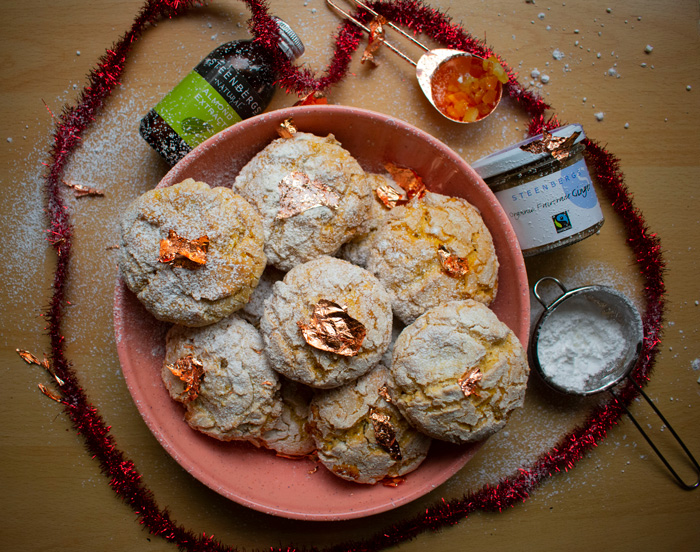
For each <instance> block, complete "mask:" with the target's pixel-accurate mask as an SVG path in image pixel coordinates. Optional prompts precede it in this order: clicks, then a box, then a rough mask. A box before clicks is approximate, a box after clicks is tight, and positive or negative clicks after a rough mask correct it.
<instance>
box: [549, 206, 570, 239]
mask: <svg viewBox="0 0 700 552" xmlns="http://www.w3.org/2000/svg"><path fill="white" fill-rule="evenodd" d="M552 222H553V223H554V228H556V230H557V234H559V233H560V232H565V231H566V230H570V229H571V219H570V218H569V213H568V211H564V212H563V213H559V214H558V215H554V216H553V217H552Z"/></svg>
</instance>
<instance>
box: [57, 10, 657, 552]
mask: <svg viewBox="0 0 700 552" xmlns="http://www.w3.org/2000/svg"><path fill="white" fill-rule="evenodd" d="M195 3H196V2H178V1H170V2H168V1H161V2H158V1H155V0H154V1H150V2H148V3H147V5H146V7H145V8H144V10H143V11H142V12H141V14H140V15H139V17H138V18H137V20H136V21H135V23H134V26H133V27H132V31H134V32H132V31H130V33H129V34H127V36H126V37H125V39H124V40H123V41H122V42H121V43H120V44H119V47H118V48H115V50H111V51H108V55H107V58H106V60H105V61H104V62H103V63H102V64H101V65H100V67H99V68H98V71H96V72H95V73H94V74H93V75H92V77H91V81H92V83H93V85H94V88H93V87H90V88H87V89H86V91H85V92H84V94H83V96H81V99H80V103H79V105H78V107H77V108H76V110H78V111H79V110H83V112H81V113H80V116H79V117H77V118H75V119H74V118H73V117H72V114H71V116H65V117H64V118H62V120H61V123H60V124H58V125H57V132H56V141H55V147H54V152H53V154H55V155H53V154H52V159H53V163H52V164H51V165H50V167H51V170H50V172H49V175H48V176H47V190H48V193H47V195H48V204H49V215H50V218H51V229H50V231H49V233H50V241H51V242H52V243H53V244H54V247H55V248H56V250H57V253H58V257H59V262H58V266H57V270H56V274H55V289H54V292H55V293H54V302H53V303H52V308H51V312H50V315H49V317H47V319H48V320H49V328H50V333H51V335H52V343H54V344H55V345H56V346H55V348H54V356H55V357H56V358H55V361H58V362H60V363H61V365H62V366H63V367H64V368H63V369H64V371H65V372H66V373H67V374H68V375H70V376H71V382H70V386H69V387H70V388H69V389H67V390H64V394H65V395H66V396H67V398H68V400H69V401H71V402H70V404H71V405H72V408H68V409H67V410H69V415H71V417H72V419H73V421H74V425H75V427H76V429H77V430H78V431H79V432H80V433H81V434H82V435H83V436H84V438H85V439H86V445H87V448H88V450H90V451H91V452H93V456H95V457H97V458H98V459H99V460H100V463H101V466H102V469H103V471H105V473H106V474H107V475H109V476H110V477H111V479H110V484H111V485H112V487H113V488H114V489H115V491H116V492H117V494H118V495H119V496H121V497H122V498H123V499H124V500H126V501H127V502H128V503H129V504H130V505H131V506H132V508H133V509H134V511H135V512H137V513H138V514H139V516H140V518H141V519H140V522H141V523H142V524H144V525H145V526H147V527H148V529H149V531H151V532H152V533H153V534H157V535H160V536H162V537H163V538H165V539H166V540H169V541H172V542H174V543H176V544H177V545H178V546H179V547H180V548H183V549H187V550H233V549H231V548H227V547H224V546H223V545H221V544H219V543H218V542H216V541H215V540H214V539H213V538H212V537H207V536H206V535H205V534H202V536H201V537H197V536H195V535H193V533H191V532H189V531H187V530H185V529H183V528H182V527H179V526H176V525H175V524H174V523H173V522H172V521H171V520H170V519H169V516H168V514H167V512H165V511H160V510H159V509H158V507H157V505H156V504H155V501H154V500H153V497H152V495H151V492H150V491H149V490H148V489H147V488H145V487H144V486H143V485H142V483H141V481H140V479H141V476H140V474H139V473H138V472H137V470H136V469H135V467H134V465H133V464H132V463H131V462H129V461H128V460H125V459H124V457H123V454H122V453H121V452H120V451H119V450H118V449H117V448H116V446H115V445H114V443H113V440H112V438H111V436H110V435H109V428H107V427H106V426H105V425H104V423H103V422H102V420H101V418H100V416H99V414H98V413H97V411H96V410H95V409H94V407H92V406H91V405H88V404H87V402H86V399H85V396H84V393H83V391H82V389H81V388H80V387H79V386H78V385H77V380H76V379H75V378H74V376H73V374H72V371H71V370H70V369H69V367H68V365H67V362H66V361H65V358H63V350H62V343H63V338H62V336H61V335H60V332H59V331H58V330H59V329H60V320H61V315H62V311H61V305H62V304H63V293H64V284H65V278H66V277H67V269H68V258H69V254H70V237H71V229H70V224H69V220H68V215H67V212H66V210H65V207H64V206H63V205H62V203H61V201H60V194H58V182H59V176H60V174H61V173H62V170H63V167H64V165H65V162H66V161H67V159H68V158H69V157H70V155H71V153H72V150H73V149H74V148H75V147H76V146H77V144H78V143H79V138H80V136H79V134H80V133H82V131H83V130H84V129H85V127H86V126H87V124H88V123H89V122H91V120H92V115H93V113H94V111H96V110H97V109H99V107H101V103H102V100H103V99H104V97H106V96H107V95H108V94H109V93H111V90H112V89H113V87H114V86H115V85H116V84H117V83H118V77H119V75H120V74H121V70H123V67H124V62H125V56H126V53H127V52H128V49H129V48H128V45H129V44H131V43H133V42H134V41H135V40H136V39H137V38H138V37H139V35H140V33H141V31H142V30H143V28H144V25H145V24H147V23H148V22H153V21H155V20H156V19H157V18H159V17H170V16H172V15H174V14H175V13H181V12H182V11H184V10H185V9H186V8H188V7H189V6H190V5H193V4H195ZM246 3H247V4H248V5H249V7H250V8H251V12H253V32H254V34H256V33H257V35H258V36H257V39H258V40H261V41H264V42H265V43H266V44H268V45H273V44H276V41H277V29H276V26H275V25H273V24H271V22H270V21H269V20H267V18H269V16H268V14H267V9H266V4H265V2H262V1H260V2H254V1H252V0H250V1H247V2H246ZM373 6H374V7H375V9H377V11H380V13H382V14H383V15H385V16H387V17H388V18H389V19H393V20H394V21H395V22H397V23H398V24H403V25H405V26H408V27H409V28H412V29H414V31H415V32H424V33H425V34H428V35H429V36H431V37H432V38H433V39H434V40H436V41H438V42H442V43H443V44H444V45H446V46H449V47H453V48H459V49H463V50H467V51H473V52H474V53H477V54H478V55H485V54H487V53H490V50H488V49H486V48H485V46H484V45H483V44H481V43H479V42H478V41H474V39H472V38H471V37H469V36H468V35H467V34H466V33H464V31H462V29H461V28H459V27H458V26H456V25H453V24H452V23H451V21H450V20H449V18H447V16H444V15H443V14H441V13H440V12H438V11H437V10H434V9H431V8H427V7H426V6H424V5H422V3H420V2H416V1H397V2H394V3H392V4H383V3H376V2H375V3H374V4H373ZM390 12H391V13H390ZM360 34H361V33H358V32H357V30H356V29H354V27H351V26H350V25H349V24H345V25H344V26H343V27H342V28H341V30H340V32H339V34H338V36H337V41H336V49H335V54H334V57H333V60H332V62H331V64H330V65H329V67H328V69H327V71H326V75H325V76H324V77H321V78H315V76H314V75H313V74H312V73H311V72H310V71H308V70H306V69H301V70H299V69H296V68H294V67H293V66H292V65H291V64H290V63H289V61H288V60H286V65H285V64H284V63H283V64H281V66H283V77H282V80H281V81H280V82H281V84H282V86H283V87H285V88H286V89H287V90H292V91H296V92H297V93H298V94H300V95H301V94H303V93H304V92H306V91H308V90H321V89H324V88H326V87H328V86H330V85H332V84H334V83H336V82H338V81H339V80H340V79H341V78H342V77H343V76H344V74H345V72H346V71H347V66H348V64H349V61H350V58H351V54H352V52H354V50H355V49H356V48H357V45H358V44H359V38H360ZM272 51H277V48H274V49H273V50H272ZM110 56H111V57H110ZM508 71H509V77H510V82H509V85H508V86H507V89H508V93H509V95H510V96H511V97H512V98H513V99H515V100H516V101H517V102H518V104H519V105H520V107H521V108H522V109H524V110H525V111H526V112H527V113H528V114H530V116H531V118H532V119H531V123H530V133H531V134H535V133H538V132H541V130H542V129H543V128H553V127H554V126H558V125H557V124H556V123H557V121H556V118H554V117H553V118H550V119H549V120H546V119H545V111H546V109H548V108H549V106H548V105H547V104H546V103H545V102H544V101H542V99H541V98H539V97H538V96H537V95H535V94H532V93H531V92H528V91H525V90H523V89H522V88H521V87H520V85H519V84H518V83H517V80H515V78H514V75H513V74H512V72H510V70H508ZM589 146H590V147H589V148H588V149H589V150H590V152H589V154H590V155H592V156H593V157H594V158H595V159H594V161H593V162H594V164H595V167H594V173H596V174H597V175H598V173H599V176H600V178H599V180H601V182H602V185H603V187H604V188H605V189H606V192H607V193H609V194H611V198H612V203H613V207H614V208H615V210H616V211H617V212H618V214H619V215H620V216H621V218H622V219H623V221H625V223H626V224H629V228H630V231H629V234H630V238H629V240H628V242H629V244H630V247H632V249H633V250H634V251H635V253H636V254H637V260H638V263H639V264H640V267H641V268H640V270H641V271H642V274H643V276H644V277H645V280H646V282H647V284H648V285H647V303H648V305H647V309H646V313H645V317H644V318H645V328H646V330H647V335H648V339H647V341H646V345H645V351H644V353H643V356H642V360H641V361H640V368H639V369H638V371H639V372H640V373H643V374H645V377H648V376H647V375H648V371H649V370H650V368H651V366H652V364H653V361H654V357H655V354H656V345H657V344H658V333H659V331H660V325H661V321H662V314H663V302H662V297H663V280H662V268H663V262H662V261H661V258H660V246H659V244H658V240H656V237H655V236H649V235H648V234H647V232H646V228H644V223H643V219H642V217H641V215H640V214H639V213H638V212H637V211H636V210H635V209H634V207H633V205H632V203H631V198H630V197H629V194H628V193H627V190H626V188H625V187H624V185H623V184H622V174H621V173H620V172H619V168H618V167H617V161H616V159H615V158H614V157H612V156H610V154H608V153H607V152H606V151H605V150H603V149H602V148H599V147H597V146H595V145H589ZM54 303H55V304H56V305H57V307H56V309H55V310H54V307H53V305H54ZM54 338H55V341H53V340H54ZM623 393H624V397H623V400H625V401H627V400H631V399H632V398H633V397H634V396H635V393H634V391H633V390H631V391H630V390H628V389H625V390H624V392H623ZM73 413H74V414H73ZM620 415H621V407H620V406H619V405H618V404H617V403H616V402H615V401H612V402H611V403H609V404H607V405H603V406H601V407H600V408H599V409H597V410H596V411H594V412H593V413H592V414H591V416H590V417H589V419H588V420H587V421H586V422H585V423H584V424H583V425H582V427H581V428H579V429H577V430H575V431H574V432H572V433H571V434H570V435H568V436H566V437H565V438H564V439H563V440H562V443H561V445H560V446H559V447H556V448H555V449H553V450H552V451H550V452H549V453H548V454H546V455H544V456H543V458H542V459H540V461H538V462H537V463H536V464H535V465H534V466H533V467H532V468H531V469H530V470H520V472H519V474H518V475H516V476H514V477H511V478H507V479H505V480H504V481H502V482H501V483H500V484H499V485H498V486H496V487H485V488H484V489H482V490H481V491H478V492H476V493H472V494H471V495H469V496H467V497H464V498H463V499H462V500H455V501H450V502H445V501H443V502H441V503H439V504H438V505H437V506H434V507H433V508H429V509H428V510H427V511H426V513H425V515H424V516H418V517H416V518H415V519H413V520H407V521H405V522H403V523H400V524H398V525H395V526H393V527H391V528H389V529H388V530H387V531H385V532H383V533H382V534H381V535H376V536H375V537H373V538H372V539H369V540H368V541H366V542H360V543H350V544H349V545H341V546H337V547H332V548H330V549H329V550H357V551H360V550H362V551H367V550H378V549H380V548H384V547H386V546H390V545H392V544H398V543H400V542H403V541H405V540H408V539H411V538H413V537H415V536H416V535H418V534H420V533H421V532H423V531H425V530H428V529H432V530H436V529H439V528H441V527H444V526H446V525H450V524H453V523H456V522H458V521H459V520H460V519H463V518H464V517H466V516H467V515H469V513H471V512H473V511H475V510H477V509H486V510H496V511H500V510H501V509H503V508H504V507H508V506H513V505H514V504H515V503H516V502H517V501H520V500H525V499H526V498H527V497H528V496H529V492H530V491H531V490H532V488H534V487H535V486H536V485H537V484H538V483H539V482H540V481H541V480H542V479H544V478H546V477H548V476H550V475H551V474H553V473H556V472H558V471H562V470H567V469H571V468H572V467H573V466H574V465H575V464H576V463H577V462H578V460H580V458H582V457H583V455H585V454H586V453H587V451H589V450H590V449H591V448H592V447H593V446H596V444H597V442H598V441H600V440H601V439H602V438H604V437H605V434H606V432H607V431H608V429H609V428H610V427H612V425H614V424H615V423H616V422H617V420H618V419H619V417H620ZM287 550H297V549H294V548H291V547H288V548H287ZM307 550H317V549H315V548H310V549H307Z"/></svg>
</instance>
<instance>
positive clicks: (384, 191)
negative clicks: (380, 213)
mask: <svg viewBox="0 0 700 552" xmlns="http://www.w3.org/2000/svg"><path fill="white" fill-rule="evenodd" d="M374 193H375V194H377V198H379V201H381V202H382V204H383V205H384V207H386V208H387V209H393V208H394V207H396V206H397V205H403V204H405V203H408V199H406V198H405V197H404V196H402V195H401V194H400V193H399V192H398V191H396V190H395V189H394V188H392V187H391V186H388V185H382V186H379V187H378V188H377V189H376V190H375V191H374Z"/></svg>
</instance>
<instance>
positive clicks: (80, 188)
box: [63, 180, 105, 197]
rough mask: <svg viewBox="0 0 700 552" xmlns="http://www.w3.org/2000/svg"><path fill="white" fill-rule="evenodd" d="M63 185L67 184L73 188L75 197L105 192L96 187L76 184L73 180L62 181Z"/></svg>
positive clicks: (101, 194) (97, 194) (100, 194)
mask: <svg viewBox="0 0 700 552" xmlns="http://www.w3.org/2000/svg"><path fill="white" fill-rule="evenodd" d="M63 184H64V185H65V186H68V187H69V188H71V189H72V190H73V194H74V195H75V197H85V196H103V195H105V193H104V192H103V191H102V190H98V189H97V188H90V187H89V186H84V185H83V184H77V183H75V182H66V181H65V180H64V181H63Z"/></svg>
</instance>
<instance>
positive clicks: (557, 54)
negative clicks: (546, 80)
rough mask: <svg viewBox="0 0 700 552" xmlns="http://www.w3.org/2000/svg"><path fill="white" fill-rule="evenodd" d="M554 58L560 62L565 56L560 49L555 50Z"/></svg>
mask: <svg viewBox="0 0 700 552" xmlns="http://www.w3.org/2000/svg"><path fill="white" fill-rule="evenodd" d="M552 57H553V58H554V59H556V60H557V61H558V60H560V59H564V57H565V54H564V52H562V51H561V50H560V49H559V48H555V50H554V51H553V52H552Z"/></svg>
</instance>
